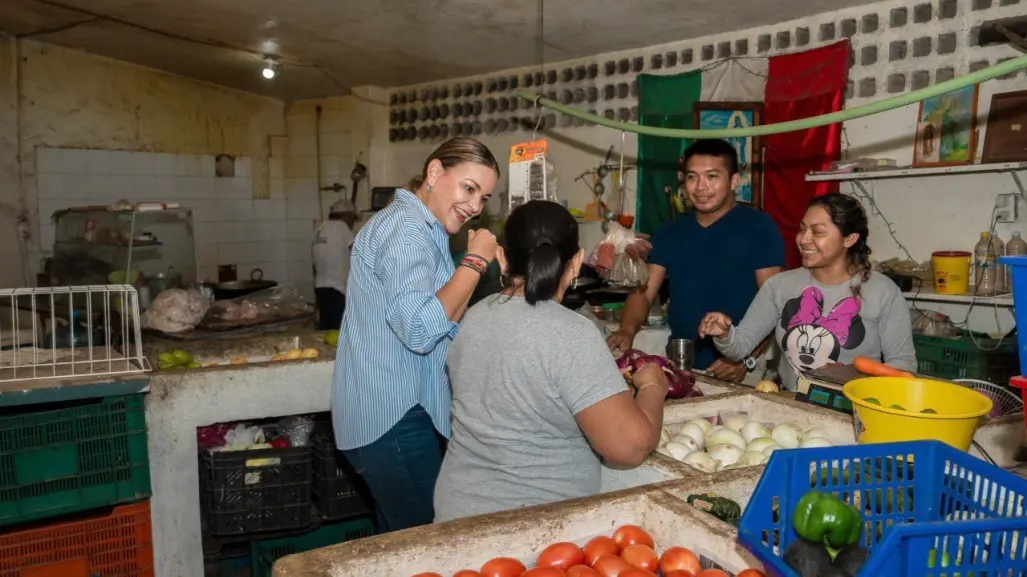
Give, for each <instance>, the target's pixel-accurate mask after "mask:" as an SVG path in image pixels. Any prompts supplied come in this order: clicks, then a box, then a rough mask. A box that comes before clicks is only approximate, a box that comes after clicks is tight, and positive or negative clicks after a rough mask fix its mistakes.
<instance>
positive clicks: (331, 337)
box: [324, 330, 339, 347]
mask: <svg viewBox="0 0 1027 577" xmlns="http://www.w3.org/2000/svg"><path fill="white" fill-rule="evenodd" d="M324 342H325V344H326V345H328V346H330V347H335V346H338V345H339V331H338V330H330V331H328V332H326V333H325V337H324Z"/></svg>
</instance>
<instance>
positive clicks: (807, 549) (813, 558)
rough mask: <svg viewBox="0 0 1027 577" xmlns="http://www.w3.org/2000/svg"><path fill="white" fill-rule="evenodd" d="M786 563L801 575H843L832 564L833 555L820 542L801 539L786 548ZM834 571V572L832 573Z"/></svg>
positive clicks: (811, 576) (809, 576) (804, 576)
mask: <svg viewBox="0 0 1027 577" xmlns="http://www.w3.org/2000/svg"><path fill="white" fill-rule="evenodd" d="M782 559H783V560H784V562H785V564H786V565H788V566H789V567H791V568H792V570H793V571H795V572H796V573H797V574H798V575H799V577H829V576H830V575H832V574H833V575H835V577H843V575H844V574H841V575H839V574H838V572H837V570H836V569H834V568H833V567H832V566H831V555H829V554H828V552H827V549H826V548H825V547H824V546H823V545H822V544H820V543H813V542H811V541H806V540H805V539H799V540H797V541H795V542H794V543H792V544H791V545H789V546H788V548H787V549H785V554H784V557H782ZM832 572H833V573H832Z"/></svg>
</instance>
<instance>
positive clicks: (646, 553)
mask: <svg viewBox="0 0 1027 577" xmlns="http://www.w3.org/2000/svg"><path fill="white" fill-rule="evenodd" d="M620 558H621V559H623V560H625V561H627V562H628V565H631V566H632V567H635V568H637V569H641V570H643V571H649V572H653V571H656V570H657V569H659V568H660V558H659V557H657V556H656V551H653V550H652V549H651V548H649V547H646V546H645V545H637V544H636V545H628V546H627V547H625V548H624V550H623V551H621V552H620Z"/></svg>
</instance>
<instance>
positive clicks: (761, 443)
mask: <svg viewBox="0 0 1027 577" xmlns="http://www.w3.org/2000/svg"><path fill="white" fill-rule="evenodd" d="M777 446H778V444H777V441H775V440H774V439H771V438H770V437H758V438H756V439H753V440H751V441H749V444H748V445H746V446H745V450H746V451H758V452H761V453H762V452H763V451H764V450H765V449H766V448H767V447H777Z"/></svg>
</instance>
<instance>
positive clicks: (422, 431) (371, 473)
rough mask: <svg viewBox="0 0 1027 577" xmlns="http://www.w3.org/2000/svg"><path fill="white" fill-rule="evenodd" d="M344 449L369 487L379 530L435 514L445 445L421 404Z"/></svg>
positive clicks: (423, 521)
mask: <svg viewBox="0 0 1027 577" xmlns="http://www.w3.org/2000/svg"><path fill="white" fill-rule="evenodd" d="M342 454H343V455H344V456H345V457H346V460H347V461H349V463H350V465H353V469H354V470H355V471H356V472H357V474H359V475H360V476H361V477H363V479H364V482H365V483H367V486H368V488H369V489H370V490H371V496H372V497H374V502H375V510H376V513H377V516H378V532H379V533H386V532H389V531H399V530H400V529H407V528H410V527H417V526H419V525H429V524H431V523H432V522H433V521H434V520H435V507H434V500H435V480H436V479H438V477H439V469H440V468H441V467H442V445H441V443H440V440H439V436H438V434H437V433H436V432H435V426H434V425H433V424H432V422H431V417H429V416H428V413H426V412H425V410H424V408H422V407H421V406H420V405H418V406H415V407H414V408H412V409H410V410H409V411H407V414H406V415H404V416H403V418H402V419H400V421H399V422H398V423H396V425H395V426H394V427H392V429H390V430H389V432H387V433H385V435H383V436H382V437H381V438H380V439H378V440H377V441H375V442H373V443H371V444H370V445H366V446H364V447H359V448H357V449H350V450H347V451H343V452H342Z"/></svg>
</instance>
